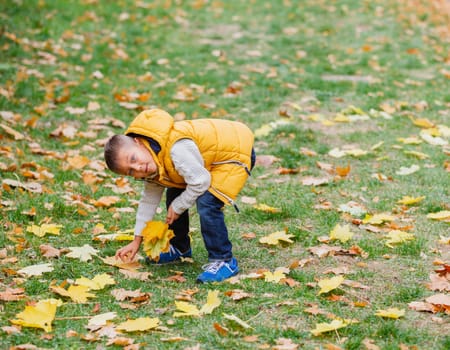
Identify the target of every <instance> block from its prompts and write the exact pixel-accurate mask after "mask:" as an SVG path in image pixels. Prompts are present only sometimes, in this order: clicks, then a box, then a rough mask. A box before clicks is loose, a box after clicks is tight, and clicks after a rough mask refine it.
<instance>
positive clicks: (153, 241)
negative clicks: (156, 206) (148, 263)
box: [142, 221, 175, 261]
mask: <svg viewBox="0 0 450 350" xmlns="http://www.w3.org/2000/svg"><path fill="white" fill-rule="evenodd" d="M174 236H175V235H174V233H173V231H172V230H169V225H168V224H166V223H164V222H162V221H149V222H147V225H146V226H145V228H144V229H143V230H142V237H143V242H144V252H145V254H146V255H147V256H148V257H149V258H150V259H152V260H154V261H158V260H159V255H160V254H161V253H166V252H168V251H169V247H170V239H171V238H172V237H174Z"/></svg>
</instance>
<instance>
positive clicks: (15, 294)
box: [0, 288, 26, 301]
mask: <svg viewBox="0 0 450 350" xmlns="http://www.w3.org/2000/svg"><path fill="white" fill-rule="evenodd" d="M24 293H25V289H23V288H6V290H5V291H3V292H0V300H2V301H17V300H21V299H24V298H26V295H25V294H24Z"/></svg>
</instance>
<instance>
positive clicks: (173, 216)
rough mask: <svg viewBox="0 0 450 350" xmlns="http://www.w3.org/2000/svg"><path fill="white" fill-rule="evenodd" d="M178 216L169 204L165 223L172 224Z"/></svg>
mask: <svg viewBox="0 0 450 350" xmlns="http://www.w3.org/2000/svg"><path fill="white" fill-rule="evenodd" d="M179 217H180V215H179V214H177V213H175V211H174V210H173V209H172V206H170V207H169V209H168V210H167V216H166V224H169V225H171V224H173V222H174V221H176V220H177V219H178V218H179Z"/></svg>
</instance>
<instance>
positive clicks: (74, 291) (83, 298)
mask: <svg viewBox="0 0 450 350" xmlns="http://www.w3.org/2000/svg"><path fill="white" fill-rule="evenodd" d="M50 290H52V291H53V292H55V293H57V294H59V295H61V296H63V297H69V298H70V299H72V300H73V301H74V302H75V303H80V304H84V303H86V302H87V300H88V298H95V295H94V294H92V293H88V291H89V287H86V286H73V285H71V286H70V287H69V288H67V289H65V288H63V287H60V286H55V285H51V286H50Z"/></svg>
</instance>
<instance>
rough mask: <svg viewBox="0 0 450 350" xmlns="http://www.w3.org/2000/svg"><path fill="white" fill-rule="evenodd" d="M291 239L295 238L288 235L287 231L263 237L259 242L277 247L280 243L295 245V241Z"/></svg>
mask: <svg viewBox="0 0 450 350" xmlns="http://www.w3.org/2000/svg"><path fill="white" fill-rule="evenodd" d="M291 237H294V235H291V234H287V233H286V231H277V232H273V233H271V234H270V235H268V236H264V237H261V238H260V239H259V242H260V243H262V244H269V245H277V244H279V243H280V241H282V242H286V243H293V242H294V241H292V240H291V239H290V238H291Z"/></svg>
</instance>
